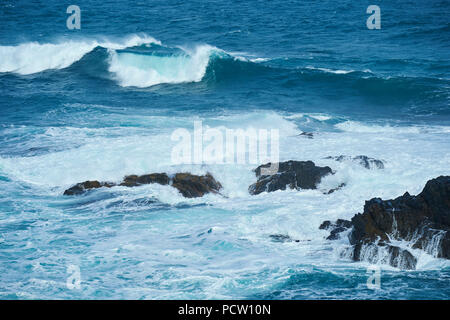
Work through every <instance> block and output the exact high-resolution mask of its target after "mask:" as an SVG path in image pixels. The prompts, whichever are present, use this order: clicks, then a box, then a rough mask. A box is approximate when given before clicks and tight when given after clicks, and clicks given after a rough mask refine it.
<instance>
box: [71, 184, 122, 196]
mask: <svg viewBox="0 0 450 320" xmlns="http://www.w3.org/2000/svg"><path fill="white" fill-rule="evenodd" d="M114 185H115V184H114V183H110V182H99V181H96V180H93V181H84V182H80V183H77V184H76V185H74V186H72V187H70V188H69V189H67V190H66V191H64V195H66V196H73V195H78V194H82V193H84V192H86V191H87V190H90V189H97V188H102V187H106V188H111V187H113V186H114Z"/></svg>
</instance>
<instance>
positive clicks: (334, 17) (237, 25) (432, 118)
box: [0, 0, 450, 299]
mask: <svg viewBox="0 0 450 320" xmlns="http://www.w3.org/2000/svg"><path fill="white" fill-rule="evenodd" d="M76 4H77V5H78V6H79V7H80V8H81V12H82V15H81V17H82V18H81V29H80V30H68V29H67V28H66V19H67V17H68V16H69V15H68V14H66V8H67V6H68V4H65V3H60V2H57V1H46V2H45V3H41V2H38V1H36V2H30V1H3V2H2V3H1V4H0V84H1V85H0V298H2V299H41V298H48V299H53V298H65V299H79V298H83V299H85V298H86V299H101V298H107V299H109V298H123V299H225V298H227V299H448V298H449V296H450V289H449V284H450V268H449V267H450V264H449V263H448V262H447V261H445V260H442V259H436V258H434V257H432V256H429V255H427V254H424V253H422V252H419V251H415V252H413V253H414V255H415V256H416V257H417V258H418V268H417V270H416V271H401V270H398V269H394V268H391V267H389V266H385V265H380V266H379V267H381V288H380V289H379V290H373V289H369V288H368V287H367V285H366V282H367V279H368V277H369V274H368V273H367V267H368V266H369V264H367V263H364V262H361V263H355V262H352V261H350V260H349V259H347V258H345V257H343V256H341V252H342V251H343V250H345V248H346V247H348V241H347V240H346V239H342V240H339V241H336V242H330V241H327V240H325V237H326V236H327V232H325V231H323V230H319V229H318V227H319V225H320V224H321V222H322V221H324V220H333V219H337V218H345V219H349V218H351V217H352V216H353V215H354V214H355V213H357V212H361V211H362V208H363V205H364V201H365V200H368V199H370V198H372V197H382V198H384V199H389V198H393V197H397V196H399V195H402V194H403V193H404V192H405V191H408V192H410V193H411V194H417V193H418V192H420V191H421V190H422V188H423V186H424V185H425V183H426V181H427V180H429V179H431V178H434V177H437V176H439V175H448V174H449V172H448V168H449V165H450V144H449V134H450V105H449V92H450V90H449V88H450V79H449V74H450V72H449V71H450V62H449V61H450V60H449V52H450V25H449V22H448V14H449V10H450V3H449V2H448V1H427V2H422V1H396V2H393V3H384V2H383V3H378V5H379V6H380V8H381V19H382V20H381V21H382V24H381V29H380V30H368V29H367V27H366V19H367V17H368V16H369V15H368V14H366V9H367V7H368V6H369V5H371V4H377V3H371V2H367V1H359V2H357V1H347V0H344V1H339V2H333V1H320V2H318V1H270V2H261V1H232V2H230V1H208V2H205V1H188V2H187V1H149V2H138V3H132V2H126V1H102V2H95V1H94V2H92V1H89V2H88V1H78V2H77V3H76ZM198 120H201V121H202V123H203V126H204V127H207V126H210V127H220V128H232V129H248V128H256V129H278V130H279V132H280V160H282V161H284V160H289V159H294V160H312V161H314V162H315V163H316V164H318V165H328V166H330V167H331V168H332V169H333V170H335V171H336V174H335V175H334V176H330V177H328V178H326V179H324V181H322V184H321V186H320V188H319V189H321V190H322V189H327V188H328V189H329V188H332V187H335V186H337V185H338V184H340V183H341V182H345V183H346V184H347V185H346V187H345V188H343V189H342V190H340V191H339V192H335V193H333V194H330V195H324V194H323V193H322V192H320V191H314V190H308V191H300V192H294V191H286V192H275V193H270V194H267V193H263V194H260V195H258V196H250V195H249V194H248V191H247V188H248V186H249V185H250V184H252V183H254V182H255V180H256V178H255V176H254V173H253V172H252V169H254V168H255V167H256V166H257V165H255V164H248V163H246V164H242V165H230V164H199V165H194V164H192V165H188V164H185V165H176V164H174V163H173V161H172V159H171V151H172V149H173V147H174V145H175V143H174V142H173V141H172V140H171V134H172V133H173V132H174V130H176V129H179V128H186V129H188V130H190V131H191V132H192V130H193V126H194V121H198ZM303 131H308V132H313V133H314V135H315V136H314V139H306V138H304V137H302V136H298V134H300V133H301V132H303ZM340 154H345V155H351V156H356V155H360V154H364V155H367V156H370V157H374V158H377V159H382V160H384V161H385V169H384V170H366V169H364V168H362V167H360V166H358V165H356V164H354V163H351V162H342V163H339V162H335V161H333V160H330V159H324V158H325V157H327V156H335V155H340ZM181 171H190V172H192V173H196V174H204V173H206V172H207V171H209V172H211V173H212V174H213V175H214V177H216V178H217V180H219V181H220V182H221V183H222V185H223V187H224V188H223V192H222V193H223V194H224V195H225V196H226V197H227V198H224V197H221V196H219V195H207V196H205V197H203V198H197V199H186V198H183V197H182V196H181V195H180V194H179V193H178V192H177V191H176V190H175V189H173V188H171V187H168V186H160V185H148V186H142V187H138V188H124V187H114V188H111V189H106V190H103V189H100V190H95V191H93V192H89V193H87V194H86V195H83V196H79V197H66V196H63V195H62V194H63V191H64V190H65V189H67V188H68V187H70V186H71V185H73V184H75V183H77V182H81V181H84V180H88V179H90V180H92V179H97V180H105V181H120V180H121V179H122V177H123V176H124V175H127V174H144V173H150V172H168V173H175V172H181ZM271 234H286V235H289V236H291V237H292V238H295V239H299V240H301V241H300V242H298V243H297V242H286V243H280V242H273V241H272V240H271V238H270V235H271ZM69 266H76V267H77V268H79V270H80V276H81V283H80V288H79V289H71V288H69V287H68V286H67V279H68V277H70V276H71V272H69V273H68V267H69Z"/></svg>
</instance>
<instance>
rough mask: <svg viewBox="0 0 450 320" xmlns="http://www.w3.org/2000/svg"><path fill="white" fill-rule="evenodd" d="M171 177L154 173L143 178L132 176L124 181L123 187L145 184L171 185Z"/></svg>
mask: <svg viewBox="0 0 450 320" xmlns="http://www.w3.org/2000/svg"><path fill="white" fill-rule="evenodd" d="M169 181H170V179H169V176H168V175H167V174H165V173H152V174H145V175H142V176H137V175H130V176H126V177H125V178H124V179H123V182H122V183H121V184H120V185H121V186H126V187H136V186H140V185H143V184H150V183H158V184H162V185H166V184H169Z"/></svg>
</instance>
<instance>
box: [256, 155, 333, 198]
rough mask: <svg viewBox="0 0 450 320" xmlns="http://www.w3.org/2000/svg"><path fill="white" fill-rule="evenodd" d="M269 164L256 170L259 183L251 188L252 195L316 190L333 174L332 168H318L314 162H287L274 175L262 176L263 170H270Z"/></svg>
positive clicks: (280, 165) (281, 163) (279, 164)
mask: <svg viewBox="0 0 450 320" xmlns="http://www.w3.org/2000/svg"><path fill="white" fill-rule="evenodd" d="M271 165H272V164H271V163H267V164H264V165H261V166H259V167H258V168H256V169H255V173H256V177H257V178H258V181H257V182H256V183H254V184H252V185H251V186H250V187H249V192H250V194H253V195H255V194H259V193H261V192H264V191H267V192H272V191H276V190H286V187H289V188H290V189H316V188H317V185H318V184H319V183H320V180H321V179H322V177H324V176H326V175H328V174H330V173H332V170H331V169H330V167H318V166H316V165H315V164H314V162H312V161H293V160H290V161H286V162H280V163H278V171H277V173H275V174H273V175H262V174H261V169H262V168H269V167H270V166H271Z"/></svg>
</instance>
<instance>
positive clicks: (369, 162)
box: [325, 155, 384, 169]
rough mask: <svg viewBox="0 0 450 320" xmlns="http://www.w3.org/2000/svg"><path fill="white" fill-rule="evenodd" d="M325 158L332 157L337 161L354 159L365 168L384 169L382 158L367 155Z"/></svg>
mask: <svg viewBox="0 0 450 320" xmlns="http://www.w3.org/2000/svg"><path fill="white" fill-rule="evenodd" d="M325 159H333V160H336V161H339V162H342V161H354V162H357V163H359V164H360V165H361V166H363V167H364V168H366V169H384V163H383V161H382V160H378V159H374V158H370V157H368V156H356V157H350V156H344V155H340V156H334V157H332V156H330V157H326V158H325Z"/></svg>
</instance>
